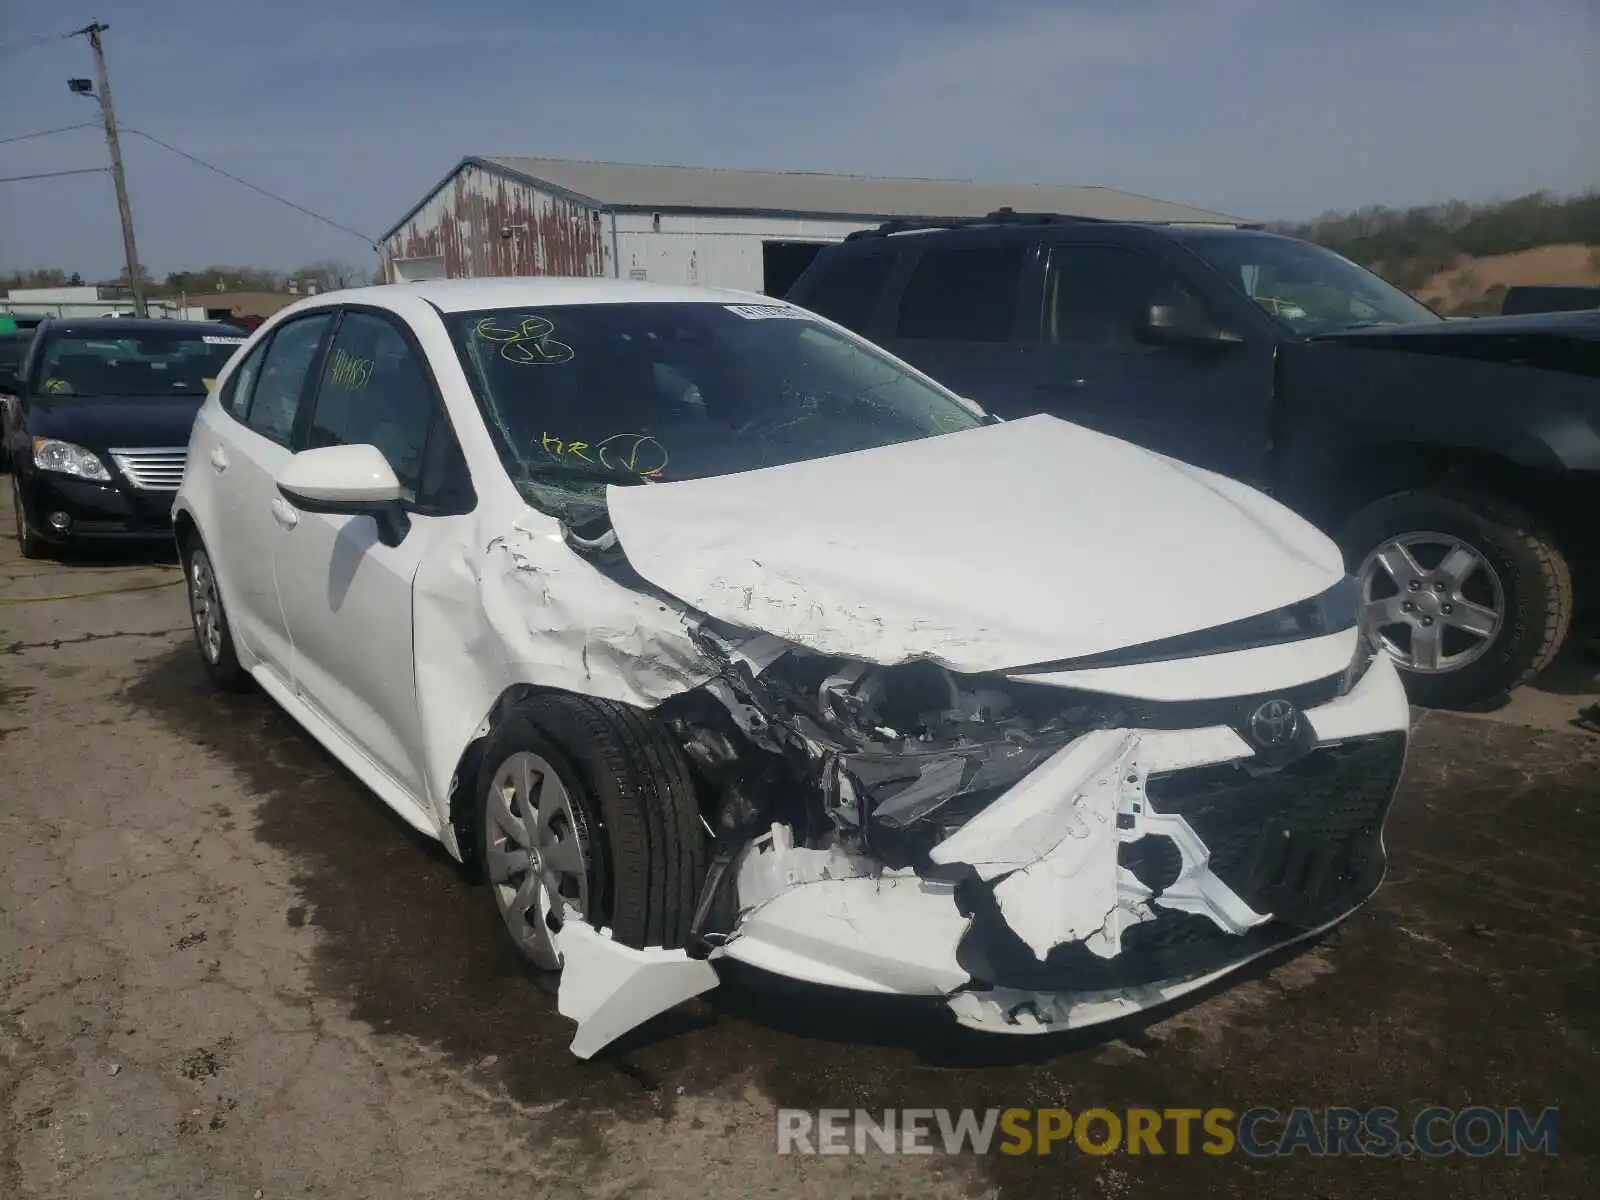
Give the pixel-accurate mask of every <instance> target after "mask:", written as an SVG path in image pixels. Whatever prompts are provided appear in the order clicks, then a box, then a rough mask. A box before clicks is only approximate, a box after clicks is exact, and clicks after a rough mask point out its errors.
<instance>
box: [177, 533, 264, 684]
mask: <svg viewBox="0 0 1600 1200" xmlns="http://www.w3.org/2000/svg"><path fill="white" fill-rule="evenodd" d="M197 569H203V570H204V572H206V573H207V574H209V576H210V578H211V586H212V588H213V590H214V595H215V601H214V602H215V605H216V620H217V625H218V634H219V635H220V636H219V637H218V639H217V642H216V644H215V649H214V650H213V647H212V645H210V644H208V639H207V638H206V635H205V633H204V632H203V631H202V629H201V624H202V621H201V612H200V604H199V601H198V598H197V594H196V593H197V590H198V586H197V582H196V581H197V578H198V576H197V575H196V571H197ZM216 578H217V576H216V569H215V568H214V567H213V566H212V565H211V556H210V555H209V554H208V553H207V552H206V548H205V543H203V542H202V541H201V540H200V538H199V536H198V535H191V536H189V537H187V538H185V539H184V542H183V579H184V591H185V592H186V593H187V595H188V597H189V624H190V627H191V629H192V630H193V631H194V644H195V649H196V650H198V651H199V652H200V665H201V666H203V667H204V668H205V671H206V675H207V676H208V677H209V678H210V680H211V682H212V683H213V684H214V685H215V686H216V687H217V688H218V690H220V691H224V692H242V691H244V690H245V689H246V688H247V687H248V686H249V684H250V675H249V673H248V672H247V671H246V670H245V669H244V667H243V666H241V665H240V663H239V656H238V654H237V653H236V652H235V650H234V647H233V627H232V626H231V625H230V624H229V623H228V612H227V609H226V608H224V607H223V604H222V591H221V589H220V588H219V587H217V584H216Z"/></svg>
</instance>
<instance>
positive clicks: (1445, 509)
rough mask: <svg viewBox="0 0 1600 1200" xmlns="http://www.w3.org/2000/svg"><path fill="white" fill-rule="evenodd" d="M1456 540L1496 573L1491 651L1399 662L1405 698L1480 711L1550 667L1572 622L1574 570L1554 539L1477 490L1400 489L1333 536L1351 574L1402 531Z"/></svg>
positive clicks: (1434, 705) (1511, 507)
mask: <svg viewBox="0 0 1600 1200" xmlns="http://www.w3.org/2000/svg"><path fill="white" fill-rule="evenodd" d="M1422 531H1427V532H1434V533H1442V534H1448V535H1450V536H1451V537H1455V538H1459V539H1460V540H1461V541H1462V542H1464V543H1466V544H1467V545H1468V546H1469V547H1471V548H1472V549H1473V550H1474V551H1476V552H1477V553H1478V554H1479V555H1480V556H1481V557H1482V558H1483V559H1484V561H1485V562H1486V563H1488V564H1489V566H1490V567H1491V568H1492V569H1493V570H1494V571H1495V573H1496V574H1497V575H1498V576H1499V578H1500V583H1501V588H1502V592H1503V595H1504V599H1505V616H1504V619H1503V622H1502V624H1501V626H1500V629H1499V631H1498V632H1497V633H1496V634H1495V635H1494V637H1493V639H1492V640H1491V643H1490V645H1489V647H1488V649H1487V650H1486V651H1485V652H1484V653H1483V654H1482V656H1481V657H1479V658H1478V659H1476V660H1475V661H1473V662H1470V663H1467V664H1466V665H1464V666H1462V667H1460V668H1458V669H1455V670H1451V671H1442V672H1438V673H1428V672H1418V671H1414V670H1409V669H1407V668H1405V667H1404V666H1401V676H1402V678H1403V679H1404V680H1405V685H1406V693H1407V695H1408V696H1409V697H1410V699H1411V700H1412V701H1413V702H1414V703H1416V704H1420V705H1424V706H1427V707H1430V708H1481V707H1483V706H1484V705H1486V704H1489V703H1492V702H1494V701H1497V700H1499V699H1501V698H1502V697H1504V696H1505V695H1506V693H1508V692H1510V691H1511V690H1512V689H1513V688H1515V687H1517V686H1518V685H1520V684H1522V683H1523V682H1525V681H1527V680H1528V679H1531V678H1532V677H1533V676H1535V675H1537V674H1538V673H1539V672H1540V671H1542V670H1544V668H1545V667H1547V666H1548V665H1549V664H1550V660H1551V659H1553V658H1554V657H1555V656H1556V654H1557V652H1558V651H1559V650H1560V649H1561V644H1562V643H1563V642H1564V641H1565V640H1566V636H1567V630H1568V628H1569V626H1570V625H1571V622H1572V606H1573V593H1572V572H1571V570H1570V569H1569V567H1568V566H1567V560H1566V558H1565V557H1564V556H1563V555H1562V553H1561V551H1560V549H1559V548H1558V547H1557V546H1556V543H1555V541H1554V539H1553V538H1552V537H1551V536H1550V534H1549V533H1548V532H1547V531H1546V530H1545V529H1544V528H1543V527H1542V526H1541V525H1540V523H1539V522H1538V521H1537V520H1536V519H1535V518H1534V517H1532V516H1531V515H1530V514H1529V513H1527V512H1525V511H1524V510H1522V509H1521V508H1519V507H1517V506H1516V505H1514V504H1511V503H1509V502H1507V501H1505V500H1502V499H1500V498H1499V497H1497V496H1493V495H1489V494H1485V493H1481V492H1464V491H1451V492H1439V491H1428V490H1417V491H1407V492H1397V493H1395V494H1394V495H1391V496H1385V497H1384V498H1383V499H1381V500H1378V501H1377V502H1375V503H1373V504H1370V505H1368V506H1367V507H1366V508H1364V509H1362V510H1361V511H1360V512H1359V513H1357V514H1356V515H1355V516H1354V517H1353V518H1351V520H1350V521H1349V522H1348V523H1347V524H1346V525H1345V526H1344V528H1343V529H1342V530H1341V531H1340V533H1339V535H1338V539H1337V540H1338V542H1339V546H1340V548H1341V549H1342V550H1343V551H1344V555H1345V561H1346V562H1347V563H1348V564H1349V568H1350V570H1351V571H1356V570H1358V569H1359V568H1360V565H1361V563H1362V562H1363V561H1364V560H1365V559H1366V557H1367V555H1368V554H1370V553H1372V552H1373V551H1374V550H1376V549H1377V548H1378V547H1379V546H1381V545H1382V544H1383V543H1384V542H1387V541H1389V540H1391V539H1393V538H1396V537H1401V536H1403V535H1405V534H1407V533H1416V532H1422Z"/></svg>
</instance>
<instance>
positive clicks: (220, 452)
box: [211, 446, 228, 473]
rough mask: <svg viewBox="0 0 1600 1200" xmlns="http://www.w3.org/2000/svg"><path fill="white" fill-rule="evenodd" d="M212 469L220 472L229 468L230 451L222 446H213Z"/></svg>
mask: <svg viewBox="0 0 1600 1200" xmlns="http://www.w3.org/2000/svg"><path fill="white" fill-rule="evenodd" d="M211 469H212V470H213V471H217V472H219V473H220V472H222V471H226V470H227V469H228V452H227V451H226V450H224V449H223V448H222V447H221V446H213V447H211Z"/></svg>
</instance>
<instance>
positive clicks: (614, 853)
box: [475, 693, 706, 970]
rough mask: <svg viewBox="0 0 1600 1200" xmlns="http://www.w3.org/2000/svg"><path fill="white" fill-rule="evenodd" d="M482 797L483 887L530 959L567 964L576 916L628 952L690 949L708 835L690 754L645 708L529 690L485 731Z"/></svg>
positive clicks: (480, 778)
mask: <svg viewBox="0 0 1600 1200" xmlns="http://www.w3.org/2000/svg"><path fill="white" fill-rule="evenodd" d="M477 794H478V805H477V812H476V817H477V823H478V828H477V830H476V831H475V833H476V836H477V838H478V846H479V850H480V853H481V856H482V865H483V871H484V876H485V880H486V882H487V884H488V888H489V892H490V894H491V896H492V897H493V899H494V905H495V908H496V910H497V911H498V912H499V914H500V918H501V920H502V921H503V922H504V923H505V926H506V929H507V930H508V932H509V933H510V934H511V940H512V942H513V944H515V946H516V947H517V950H518V951H519V952H520V953H521V954H522V955H523V956H524V957H525V958H527V959H528V960H529V961H530V962H532V963H533V964H534V965H536V966H538V967H542V968H544V969H546V970H554V969H556V968H558V967H560V965H561V953H560V950H559V949H558V947H557V944H556V934H557V933H558V932H559V931H560V929H561V927H562V925H563V924H564V922H565V921H566V919H567V918H568V916H569V914H570V913H572V912H576V913H577V914H579V915H580V916H582V917H583V918H584V919H585V920H587V921H589V922H590V923H591V924H593V925H594V926H595V927H596V928H610V929H611V930H612V936H613V937H614V938H616V940H617V941H619V942H621V943H623V944H624V945H628V946H633V947H635V948H644V947H647V946H662V947H665V948H667V949H677V948H679V947H681V946H683V944H684V943H685V941H686V940H687V938H688V935H689V924H690V921H691V919H692V918H693V916H694V908H695V902H696V901H697V900H698V898H699V888H700V884H701V882H702V880H703V879H704V876H705V870H706V835H705V833H704V830H703V827H702V825H701V821H700V811H699V807H698V804H697V802H696V797H695V790H694V784H693V781H692V779H691V777H690V774H689V767H688V764H687V762H686V761H685V760H684V757H683V753H682V751H681V750H679V748H678V746H677V745H676V744H675V743H674V742H673V740H672V738H671V737H670V735H669V734H668V732H667V730H666V729H665V727H663V726H662V725H661V724H660V723H659V722H658V721H656V720H655V719H654V718H653V717H651V716H650V715H649V714H647V713H643V712H640V711H639V710H637V709H633V708H629V707H627V706H626V705H621V704H613V703H610V702H608V701H604V700H595V699H591V698H588V697H583V696H569V695H566V694H561V693H546V694H542V695H536V696H533V697H531V698H529V699H527V700H525V701H523V702H522V703H520V704H518V705H517V706H516V707H515V708H513V709H512V710H511V711H509V712H508V713H507V714H505V715H504V716H503V717H502V718H501V719H500V721H499V722H498V724H497V725H496V726H495V728H494V729H493V731H492V732H490V734H489V735H488V738H487V744H486V745H485V747H484V751H483V755H482V758H481V760H480V764H479V769H478V793H477Z"/></svg>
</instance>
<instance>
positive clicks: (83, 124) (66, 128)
mask: <svg viewBox="0 0 1600 1200" xmlns="http://www.w3.org/2000/svg"><path fill="white" fill-rule="evenodd" d="M94 125H95V122H93V121H79V122H78V123H77V124H76V125H63V126H61V128H59V129H41V130H39V131H38V132H37V133H14V134H12V135H11V136H10V137H3V138H0V146H4V145H5V144H6V143H7V142H25V141H27V140H28V139H29V138H42V137H53V136H55V135H56V134H58V133H70V132H72V130H74V129H93V128H94Z"/></svg>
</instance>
